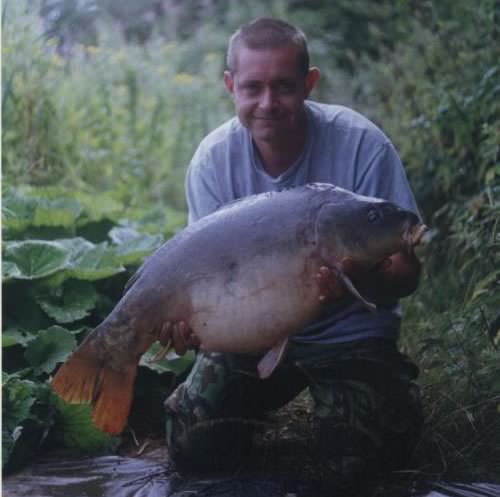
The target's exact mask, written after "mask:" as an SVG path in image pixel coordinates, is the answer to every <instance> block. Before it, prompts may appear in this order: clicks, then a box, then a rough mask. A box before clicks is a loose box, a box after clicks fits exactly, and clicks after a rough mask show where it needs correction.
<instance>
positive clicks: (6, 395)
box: [2, 373, 36, 431]
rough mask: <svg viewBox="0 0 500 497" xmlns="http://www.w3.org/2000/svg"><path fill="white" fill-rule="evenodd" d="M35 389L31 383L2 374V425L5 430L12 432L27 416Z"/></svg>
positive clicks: (33, 400)
mask: <svg viewBox="0 0 500 497" xmlns="http://www.w3.org/2000/svg"><path fill="white" fill-rule="evenodd" d="M35 388H36V385H35V383H33V382H32V381H29V380H22V379H20V378H19V377H18V376H16V375H8V374H6V373H2V424H3V426H4V427H5V428H6V429H7V430H9V431H13V430H14V429H15V428H16V426H18V425H19V424H20V423H22V422H23V421H24V420H25V419H26V418H27V417H28V416H29V413H30V410H31V406H32V405H33V404H34V402H35V400H36V399H35V396H34V392H35Z"/></svg>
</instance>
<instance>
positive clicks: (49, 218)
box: [33, 197, 82, 228]
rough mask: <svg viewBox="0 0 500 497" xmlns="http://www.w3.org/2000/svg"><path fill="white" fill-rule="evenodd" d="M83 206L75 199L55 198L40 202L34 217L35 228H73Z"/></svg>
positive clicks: (44, 199) (43, 199)
mask: <svg viewBox="0 0 500 497" xmlns="http://www.w3.org/2000/svg"><path fill="white" fill-rule="evenodd" d="M81 210H82V206H81V205H80V203H79V202H78V201H77V200H75V199H74V198H64V197H62V198H54V199H46V198H42V199H40V200H39V202H38V204H37V206H36V209H35V213H34V217H33V225H34V226H63V227H66V228H68V227H71V226H74V225H75V221H76V219H77V218H78V216H79V215H80V212H81Z"/></svg>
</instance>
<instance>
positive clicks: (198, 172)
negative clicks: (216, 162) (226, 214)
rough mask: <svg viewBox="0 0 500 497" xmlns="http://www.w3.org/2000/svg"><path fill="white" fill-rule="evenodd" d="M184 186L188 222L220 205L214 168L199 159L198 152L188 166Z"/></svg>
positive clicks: (209, 212) (214, 209)
mask: <svg viewBox="0 0 500 497" xmlns="http://www.w3.org/2000/svg"><path fill="white" fill-rule="evenodd" d="M184 187H185V192H186V200H187V204H188V223H189V224H191V223H193V222H195V221H197V220H198V219H200V218H202V217H204V216H207V215H208V214H211V213H212V212H214V211H216V210H217V209H218V208H219V207H220V206H221V205H222V202H221V200H220V198H219V195H218V192H217V182H216V178H215V174H214V170H213V168H211V167H209V164H207V163H206V162H205V160H203V159H201V160H200V158H199V155H198V154H195V156H194V157H193V159H192V161H191V163H190V165H189V167H188V170H187V173H186V180H185V184H184Z"/></svg>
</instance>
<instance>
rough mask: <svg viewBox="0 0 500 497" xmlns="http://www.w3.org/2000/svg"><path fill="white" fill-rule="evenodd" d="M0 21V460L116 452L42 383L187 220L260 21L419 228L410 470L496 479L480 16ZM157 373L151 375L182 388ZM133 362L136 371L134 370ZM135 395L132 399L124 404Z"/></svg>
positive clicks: (494, 118) (212, 7) (145, 4)
mask: <svg viewBox="0 0 500 497" xmlns="http://www.w3.org/2000/svg"><path fill="white" fill-rule="evenodd" d="M268 4H269V3H268V2H260V1H254V2H251V3H248V4H247V3H243V4H242V3H241V2H236V1H233V0H219V1H215V0H212V1H206V0H204V1H202V0H190V1H188V2H180V1H176V0H163V1H159V0H158V1H155V0H141V1H138V2H131V1H127V2H118V1H116V0H86V1H80V2H74V1H72V0H43V1H40V2H39V1H35V0H31V1H28V0H27V1H26V2H14V1H5V2H4V3H3V13H2V25H3V33H2V36H3V40H2V42H3V43H2V76H3V87H2V145H3V146H2V162H3V186H2V197H3V198H2V225H3V254H2V259H3V261H2V262H3V264H2V272H3V335H2V347H3V406H2V409H3V426H2V429H3V456H4V457H3V461H4V463H5V462H9V464H10V466H11V467H15V466H16V464H17V462H18V461H21V460H25V459H26V457H27V456H29V455H33V454H34V453H36V451H37V450H38V448H39V447H40V446H41V445H42V444H45V445H47V444H54V443H58V444H63V445H66V446H69V447H74V448H75V447H76V448H79V449H80V450H95V449H96V448H98V447H106V446H113V445H114V444H116V443H118V442H117V441H116V440H110V439H107V438H106V437H103V436H102V435H101V434H99V433H97V432H96V431H95V429H93V427H92V425H91V423H89V420H88V412H86V411H85V409H84V408H81V407H74V406H67V405H63V404H62V403H61V402H60V401H58V400H57V399H55V398H54V397H53V395H52V394H51V392H50V391H49V389H48V388H47V384H46V381H47V379H48V378H50V376H51V374H53V372H54V371H55V369H56V367H57V366H58V364H59V363H60V362H62V361H63V360H64V358H65V357H66V356H67V355H68V354H69V353H70V352H71V350H73V349H74V347H75V346H76V344H77V343H78V342H79V341H80V339H81V338H82V336H83V335H84V334H85V332H86V331H88V330H89V329H90V328H91V327H93V326H94V325H95V324H96V323H97V322H98V321H99V320H100V319H102V318H103V317H104V316H105V315H106V314H107V312H109V310H110V309H111V307H112V306H113V305H114V303H115V302H116V301H117V300H118V298H119V296H120V293H121V290H122V288H123V284H124V283H125V281H126V279H127V278H128V276H129V275H130V273H131V272H132V271H133V270H134V268H135V267H137V265H138V264H139V263H140V262H141V260H142V259H143V257H144V256H145V255H147V254H148V253H150V252H151V251H152V250H154V248H155V247H157V246H158V245H159V244H160V243H161V241H162V240H164V239H167V238H168V237H169V236H171V235H172V234H173V233H174V232H175V231H176V230H177V229H179V228H181V227H182V226H183V224H184V222H185V203H184V194H183V177H184V173H185V169H186V165H187V163H188V161H189V159H190V157H191V155H192V153H193V152H194V149H195V147H196V146H197V144H198V142H199V140H200V139H201V137H202V136H203V135H204V134H205V133H207V132H208V131H209V130H210V129H212V128H213V127H215V126H217V125H218V124H220V123H221V122H223V121H224V119H226V118H227V117H229V116H230V115H231V104H230V101H229V99H228V98H227V97H226V96H225V95H224V92H223V87H222V84H221V82H220V81H221V73H222V70H223V68H224V50H225V46H226V41H227V38H228V36H229V34H230V33H231V32H232V31H233V30H234V29H235V28H236V27H237V26H238V25H239V24H240V23H241V22H243V21H245V20H247V19H249V18H251V17H255V16H257V15H276V16H281V17H285V18H287V19H289V20H290V21H292V22H294V23H296V24H298V25H299V26H300V27H302V29H303V30H304V31H305V32H306V33H307V34H308V36H309V40H310V48H311V52H312V59H313V63H314V64H316V65H318V66H319V67H320V68H321V70H322V81H321V84H320V86H319V88H318V90H317V92H316V93H315V95H314V96H313V97H314V98H317V99H320V100H323V101H329V102H336V103H342V104H347V105H351V106H354V107H355V108H357V109H358V110H360V111H362V112H364V113H365V114H367V115H368V116H369V117H371V118H372V119H373V120H374V121H376V122H377V123H378V124H379V125H381V126H382V127H383V129H384V130H385V131H386V132H387V133H388V135H389V136H390V137H391V139H392V140H393V141H394V142H395V143H396V145H397V147H398V149H399V151H400V153H401V156H402V158H403V162H404V163H405V165H406V167H407V171H408V174H409V177H410V181H411V183H412V186H413V188H414V190H415V194H416V196H417V200H418V202H419V205H420V207H421V209H422V213H423V215H424V218H425V219H426V222H427V223H428V224H429V225H430V226H431V227H432V230H431V232H430V235H429V237H428V239H427V240H426V243H425V245H424V246H423V247H422V253H421V257H422V259H423V260H424V261H425V274H424V277H423V281H422V284H421V287H420V289H419V291H418V292H417V293H416V294H415V295H414V296H412V297H411V298H410V299H407V301H406V302H405V305H404V307H405V324H404V333H403V346H404V348H405V349H406V350H407V352H408V353H409V354H410V355H412V357H414V358H415V359H416V360H417V362H418V363H419V365H420V368H421V372H422V374H421V377H420V383H421V385H422V387H423V392H424V401H425V406H424V407H425V409H426V413H427V423H426V432H425V434H424V437H423V441H422V444H421V446H420V447H419V450H418V453H417V455H416V461H415V464H416V467H418V468H419V469H420V470H421V471H424V472H427V473H433V474H435V475H437V476H447V477H453V476H454V475H458V477H460V478H463V477H464V475H466V477H469V478H494V479H497V480H498V479H499V478H500V468H499V467H498V462H497V461H500V453H499V450H500V439H499V437H500V416H499V411H500V380H499V378H500V362H499V350H498V348H499V347H500V333H499V328H500V313H499V307H498V303H499V301H500V298H499V297H500V292H499V282H500V256H499V254H500V251H499V244H500V234H499V232H498V221H499V195H500V182H499V177H500V161H499V157H500V126H499V114H500V103H499V102H500V98H499V97H500V67H499V62H498V61H499V60H500V53H499V48H498V47H500V43H499V36H500V33H499V19H500V12H499V7H498V3H497V2H495V1H494V0H478V1H477V2H474V3H473V4H472V3H470V2H468V1H466V0H458V1H453V2H451V0H440V1H439V2H438V1H433V0H428V1H426V2H408V1H397V2H391V1H388V0H382V1H379V2H370V1H368V0H357V1H355V2H353V1H344V0H339V1H337V2H335V3H334V4H332V3H331V2H325V1H322V0H315V1H313V2H302V1H299V0H288V1H285V0H283V1H279V2H273V3H272V5H271V6H269V5H268ZM188 362H189V357H188V358H186V360H185V361H184V362H182V361H181V363H179V362H178V361H177V362H175V361H174V362H172V361H164V362H163V363H162V364H161V365H157V366H155V371H154V372H153V371H149V370H148V371H149V372H148V374H150V373H151V374H152V375H168V374H171V373H169V371H170V370H174V371H175V373H176V374H181V372H182V370H183V369H184V368H185V367H186V363H188ZM147 368H148V366H147V363H146V362H144V365H143V369H145V370H146V369H147ZM141 393H144V391H143V390H140V388H139V390H138V392H137V395H138V396H141Z"/></svg>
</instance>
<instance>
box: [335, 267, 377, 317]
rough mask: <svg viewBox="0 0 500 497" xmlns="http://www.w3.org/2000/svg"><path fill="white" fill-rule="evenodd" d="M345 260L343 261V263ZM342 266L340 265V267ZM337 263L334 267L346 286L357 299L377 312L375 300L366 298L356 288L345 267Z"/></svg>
mask: <svg viewBox="0 0 500 497" xmlns="http://www.w3.org/2000/svg"><path fill="white" fill-rule="evenodd" d="M343 263H344V261H342V264H343ZM339 266H340V267H339ZM339 266H337V265H335V266H334V269H335V271H336V273H337V276H338V277H339V278H340V280H341V281H342V282H343V283H344V285H345V287H346V288H347V289H348V290H349V291H350V292H351V293H352V295H354V296H355V297H356V298H357V299H359V300H361V302H362V303H363V304H364V305H365V306H366V308H367V309H369V310H370V311H372V312H375V311H376V310H377V306H376V305H375V304H374V303H373V302H369V301H368V300H366V299H365V298H364V297H363V296H362V295H361V294H360V293H359V292H358V291H357V290H356V288H355V286H354V284H353V282H352V281H351V279H350V278H349V276H347V275H346V274H345V272H344V270H343V267H342V266H341V265H339Z"/></svg>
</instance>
